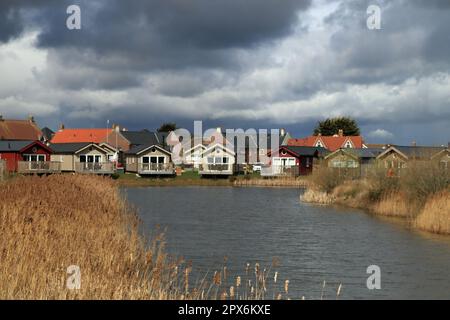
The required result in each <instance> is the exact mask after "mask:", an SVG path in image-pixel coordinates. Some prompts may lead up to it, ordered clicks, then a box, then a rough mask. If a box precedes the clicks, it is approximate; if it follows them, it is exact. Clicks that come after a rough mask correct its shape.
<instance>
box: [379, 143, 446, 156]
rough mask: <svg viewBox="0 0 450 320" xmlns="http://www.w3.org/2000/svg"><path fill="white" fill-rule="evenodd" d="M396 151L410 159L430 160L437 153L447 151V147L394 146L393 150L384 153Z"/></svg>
mask: <svg viewBox="0 0 450 320" xmlns="http://www.w3.org/2000/svg"><path fill="white" fill-rule="evenodd" d="M392 149H395V150H397V151H399V152H401V153H402V154H403V155H405V156H407V157H408V158H422V159H428V158H431V157H432V156H433V155H435V154H436V153H438V152H440V151H442V150H445V149H446V147H424V146H392V147H391V148H389V149H387V150H385V151H384V152H386V153H387V152H388V150H392Z"/></svg>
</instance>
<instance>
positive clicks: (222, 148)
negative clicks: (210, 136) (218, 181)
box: [199, 141, 236, 176]
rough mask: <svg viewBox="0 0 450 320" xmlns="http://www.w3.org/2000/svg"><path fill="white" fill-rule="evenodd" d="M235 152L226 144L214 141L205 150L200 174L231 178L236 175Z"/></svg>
mask: <svg viewBox="0 0 450 320" xmlns="http://www.w3.org/2000/svg"><path fill="white" fill-rule="evenodd" d="M235 156H236V154H235V152H234V151H233V150H231V149H229V148H227V147H226V144H224V143H220V142H215V141H213V142H212V143H210V144H209V145H208V147H207V148H206V149H205V150H203V153H202V160H201V164H200V167H199V174H200V175H202V176H230V175H233V173H234V164H235Z"/></svg>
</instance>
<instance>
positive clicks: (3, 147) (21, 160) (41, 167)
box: [0, 140, 58, 173]
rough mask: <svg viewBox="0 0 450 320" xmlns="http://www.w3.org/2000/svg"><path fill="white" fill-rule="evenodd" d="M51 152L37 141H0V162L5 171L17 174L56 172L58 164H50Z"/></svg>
mask: <svg viewBox="0 0 450 320" xmlns="http://www.w3.org/2000/svg"><path fill="white" fill-rule="evenodd" d="M51 153H52V150H51V149H50V148H49V147H47V146H46V145H45V144H43V143H41V142H39V141H26V140H24V141H16V140H1V141H0V160H3V161H5V162H6V171H8V172H18V173H51V172H55V171H58V168H57V167H58V163H52V162H50V155H51Z"/></svg>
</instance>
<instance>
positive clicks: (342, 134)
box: [338, 129, 344, 137]
mask: <svg viewBox="0 0 450 320" xmlns="http://www.w3.org/2000/svg"><path fill="white" fill-rule="evenodd" d="M338 135H339V137H343V136H344V130H342V129H339V131H338Z"/></svg>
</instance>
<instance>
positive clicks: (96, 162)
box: [50, 142, 116, 174]
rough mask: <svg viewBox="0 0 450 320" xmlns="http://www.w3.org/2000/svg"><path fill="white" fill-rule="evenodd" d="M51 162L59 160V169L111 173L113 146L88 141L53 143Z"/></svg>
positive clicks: (112, 168)
mask: <svg viewBox="0 0 450 320" xmlns="http://www.w3.org/2000/svg"><path fill="white" fill-rule="evenodd" d="M50 146H51V148H52V150H53V154H52V155H51V161H52V162H59V163H60V168H61V171H65V172H76V173H92V174H113V173H114V172H115V164H114V162H112V161H108V159H111V154H112V152H113V151H114V152H116V150H114V148H113V147H111V146H106V145H102V146H101V145H99V144H96V143H90V142H76V143H53V144H51V145H50Z"/></svg>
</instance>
